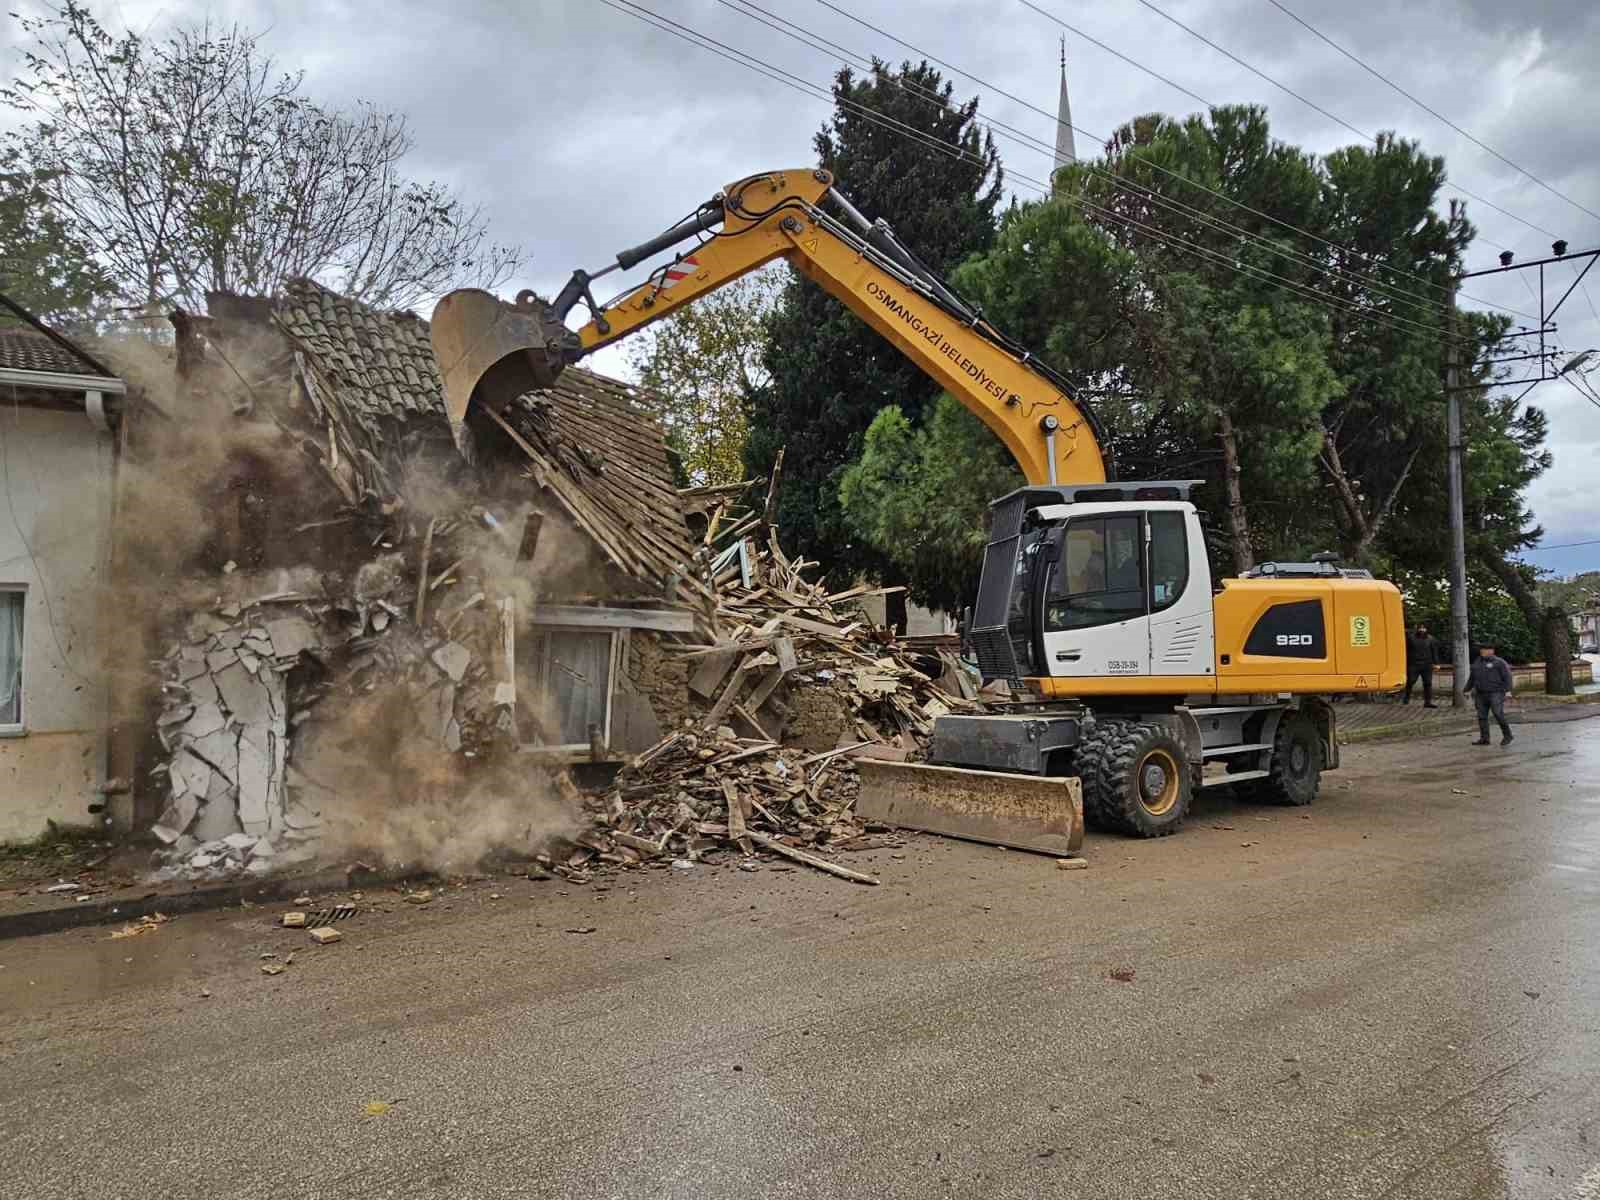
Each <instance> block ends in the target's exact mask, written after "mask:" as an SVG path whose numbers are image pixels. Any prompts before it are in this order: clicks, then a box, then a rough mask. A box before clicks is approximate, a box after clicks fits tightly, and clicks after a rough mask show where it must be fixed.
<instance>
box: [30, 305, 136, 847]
mask: <svg viewBox="0 0 1600 1200" xmlns="http://www.w3.org/2000/svg"><path fill="white" fill-rule="evenodd" d="M123 391H124V386H123V383H122V381H121V380H119V379H116V378H113V377H111V376H110V375H109V374H108V373H106V372H105V371H104V369H103V368H102V367H101V366H100V365H99V364H98V363H96V362H95V361H94V360H93V359H92V358H90V357H88V356H87V355H85V354H83V353H82V352H80V351H76V350H75V349H73V348H72V347H71V345H70V343H65V342H58V341H56V340H53V339H52V338H51V337H48V336H46V335H45V334H43V333H37V332H34V331H33V330H32V329H25V328H21V327H5V328H0V842H3V841H14V840H20V839H25V838H31V837H34V836H37V835H38V834H40V833H42V832H44V831H45V829H46V828H47V825H46V822H47V821H55V822H57V823H58V824H69V825H85V824H89V823H90V822H91V821H93V820H94V819H95V812H94V811H91V806H95V809H96V810H97V809H98V807H99V805H100V804H101V803H102V802H103V799H104V796H103V792H102V789H103V788H104V786H105V770H106V744H107V739H106V716H105V714H106V702H107V688H106V683H105V680H106V678H107V675H106V671H105V669H104V666H105V664H104V656H103V652H102V651H103V642H102V636H101V634H102V622H101V620H100V614H101V611H102V607H101V605H102V601H103V600H104V598H105V597H104V596H103V593H102V588H101V584H102V581H103V580H104V579H105V574H106V567H107V563H108V555H109V552H110V545H111V537H110V534H111V518H112V488H113V480H114V474H115V462H116V445H115V440H114V437H113V434H112V432H111V425H110V422H109V421H108V419H107V416H106V408H107V403H108V401H111V400H114V399H115V398H117V397H120V396H121V394H122V393H123Z"/></svg>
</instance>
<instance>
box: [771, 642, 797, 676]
mask: <svg viewBox="0 0 1600 1200" xmlns="http://www.w3.org/2000/svg"><path fill="white" fill-rule="evenodd" d="M772 652H773V653H774V654H775V655H777V656H778V666H780V667H782V668H783V671H784V673H785V674H787V673H788V672H790V671H792V670H794V669H795V667H796V666H797V665H798V662H797V660H796V658H795V655H794V642H793V640H792V639H790V638H786V637H780V638H777V639H776V640H774V641H773V643H772Z"/></svg>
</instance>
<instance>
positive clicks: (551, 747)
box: [520, 622, 628, 755]
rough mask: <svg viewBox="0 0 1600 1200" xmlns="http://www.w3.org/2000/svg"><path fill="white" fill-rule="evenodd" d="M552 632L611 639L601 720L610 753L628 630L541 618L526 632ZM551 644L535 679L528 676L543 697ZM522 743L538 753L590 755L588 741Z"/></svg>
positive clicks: (539, 634)
mask: <svg viewBox="0 0 1600 1200" xmlns="http://www.w3.org/2000/svg"><path fill="white" fill-rule="evenodd" d="M553 633H581V634H587V635H589V636H591V637H601V636H606V637H609V638H610V639H611V645H610V651H609V654H608V656H607V659H606V692H605V720H604V722H603V723H602V726H601V735H600V736H601V738H602V740H603V741H604V742H605V745H606V749H607V752H608V753H609V751H610V748H611V725H612V721H613V720H614V719H615V716H616V707H617V705H616V698H617V677H618V673H619V672H620V671H622V670H623V669H624V668H625V667H626V665H627V650H628V630H626V629H615V628H612V629H607V628H604V627H600V626H596V625H588V624H584V625H570V624H545V623H543V622H540V623H538V624H535V625H532V626H530V627H529V628H528V630H527V632H526V633H525V634H524V635H523V636H524V637H527V638H529V639H532V638H540V637H545V636H546V635H548V634H553ZM548 647H549V643H548V642H546V649H545V651H544V655H543V656H542V658H541V660H540V662H539V664H538V670H539V673H538V676H537V677H536V678H534V679H530V680H528V683H529V685H530V686H531V687H532V688H534V689H535V694H536V695H538V696H539V697H540V699H541V701H542V699H543V695H544V686H545V679H546V672H547V671H548V670H549V666H550V663H549V648H548ZM520 746H521V748H522V749H523V750H525V751H528V752H531V753H535V754H577V753H581V754H584V755H587V754H588V753H589V743H588V742H587V741H582V742H560V743H551V744H546V743H542V742H534V741H522V742H521V743H520Z"/></svg>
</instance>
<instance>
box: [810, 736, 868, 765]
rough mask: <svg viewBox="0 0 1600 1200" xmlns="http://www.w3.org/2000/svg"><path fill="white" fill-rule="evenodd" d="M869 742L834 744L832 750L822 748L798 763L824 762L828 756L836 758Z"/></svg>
mask: <svg viewBox="0 0 1600 1200" xmlns="http://www.w3.org/2000/svg"><path fill="white" fill-rule="evenodd" d="M870 744H871V743H870V742H852V743H851V744H850V745H848V746H835V747H834V748H833V749H832V750H824V751H823V752H822V753H821V754H813V755H812V756H811V757H810V758H802V759H801V760H800V765H801V766H802V767H809V766H811V765H812V764H814V763H819V762H826V761H827V760H828V759H830V758H837V757H838V756H839V755H841V754H849V753H850V751H852V750H859V749H860V748H861V747H862V746H867V745H870Z"/></svg>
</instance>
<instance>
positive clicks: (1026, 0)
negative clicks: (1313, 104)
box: [828, 0, 1216, 108]
mask: <svg viewBox="0 0 1600 1200" xmlns="http://www.w3.org/2000/svg"><path fill="white" fill-rule="evenodd" d="M1022 3H1023V4H1025V5H1027V6H1028V7H1029V8H1031V9H1033V11H1034V12H1036V13H1038V14H1039V15H1040V16H1041V17H1048V18H1049V19H1050V20H1052V21H1054V22H1055V23H1056V24H1057V25H1059V26H1061V28H1063V29H1065V30H1067V32H1069V33H1074V34H1077V36H1079V37H1081V38H1082V39H1083V40H1084V41H1086V42H1089V43H1091V44H1092V45H1095V46H1099V47H1100V49H1102V50H1104V51H1105V52H1106V53H1107V54H1110V55H1112V56H1113V57H1115V58H1120V59H1121V60H1122V61H1123V62H1125V63H1127V64H1128V65H1129V66H1130V67H1132V68H1133V69H1134V70H1136V71H1142V72H1144V73H1145V74H1146V75H1148V76H1150V78H1152V79H1159V80H1160V81H1161V82H1162V83H1164V84H1166V85H1167V86H1168V87H1172V88H1177V89H1178V91H1180V92H1182V93H1183V94H1184V95H1185V96H1187V97H1189V99H1191V100H1198V101H1199V102H1200V103H1201V104H1204V105H1205V106H1206V107H1207V108H1215V107H1216V105H1215V104H1213V103H1212V102H1211V101H1209V100H1207V99H1206V98H1205V97H1204V96H1202V95H1200V94H1199V93H1198V92H1192V91H1190V90H1189V89H1188V88H1186V87H1184V86H1183V84H1181V83H1179V82H1177V81H1176V80H1174V79H1169V78H1168V77H1167V76H1165V75H1163V74H1162V73H1161V72H1160V71H1157V70H1155V69H1154V68H1153V67H1147V66H1145V65H1144V64H1143V63H1142V62H1139V61H1137V60H1135V59H1132V58H1129V57H1128V56H1127V55H1126V54H1124V53H1123V52H1122V51H1120V50H1117V49H1115V48H1114V47H1111V46H1108V45H1106V44H1105V43H1104V42H1102V41H1101V40H1100V39H1099V38H1097V37H1093V36H1091V35H1090V34H1087V33H1085V32H1084V31H1083V30H1081V29H1079V28H1078V27H1077V26H1076V25H1069V24H1067V22H1065V21H1063V20H1062V19H1061V18H1060V17H1058V16H1055V15H1054V14H1052V13H1048V12H1045V10H1044V9H1042V8H1040V7H1039V6H1038V5H1037V4H1035V3H1033V0H1022ZM828 7H829V8H833V5H831V4H830V5H828ZM835 11H838V10H837V9H835Z"/></svg>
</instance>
